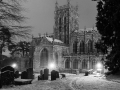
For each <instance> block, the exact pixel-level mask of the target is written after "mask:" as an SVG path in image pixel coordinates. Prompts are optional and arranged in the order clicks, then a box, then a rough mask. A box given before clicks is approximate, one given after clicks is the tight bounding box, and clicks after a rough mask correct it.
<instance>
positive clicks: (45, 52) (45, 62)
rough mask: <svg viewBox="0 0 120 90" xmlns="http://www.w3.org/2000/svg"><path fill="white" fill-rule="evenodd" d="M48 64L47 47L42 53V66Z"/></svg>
mask: <svg viewBox="0 0 120 90" xmlns="http://www.w3.org/2000/svg"><path fill="white" fill-rule="evenodd" d="M47 65H48V50H47V49H46V48H44V49H43V50H42V51H41V55H40V66H43V67H44V66H47Z"/></svg>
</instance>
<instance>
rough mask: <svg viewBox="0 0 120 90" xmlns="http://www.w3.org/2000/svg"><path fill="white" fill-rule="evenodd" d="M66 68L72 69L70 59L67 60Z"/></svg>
mask: <svg viewBox="0 0 120 90" xmlns="http://www.w3.org/2000/svg"><path fill="white" fill-rule="evenodd" d="M65 68H68V69H69V68H70V60H69V59H67V60H66V61H65Z"/></svg>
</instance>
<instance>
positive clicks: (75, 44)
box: [73, 41, 78, 54]
mask: <svg viewBox="0 0 120 90" xmlns="http://www.w3.org/2000/svg"><path fill="white" fill-rule="evenodd" d="M77 44H78V42H77V41H74V43H73V53H75V54H77Z"/></svg>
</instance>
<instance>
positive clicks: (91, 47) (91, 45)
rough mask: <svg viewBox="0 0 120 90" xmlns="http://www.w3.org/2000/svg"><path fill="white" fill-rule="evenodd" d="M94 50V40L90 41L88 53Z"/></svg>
mask: <svg viewBox="0 0 120 90" xmlns="http://www.w3.org/2000/svg"><path fill="white" fill-rule="evenodd" d="M90 52H93V41H92V40H89V41H88V53H90Z"/></svg>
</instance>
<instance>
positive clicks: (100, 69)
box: [96, 62, 103, 74]
mask: <svg viewBox="0 0 120 90" xmlns="http://www.w3.org/2000/svg"><path fill="white" fill-rule="evenodd" d="M102 67H103V65H102V63H100V62H98V63H97V65H96V68H97V71H98V72H99V73H100V74H101V71H102Z"/></svg>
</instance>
